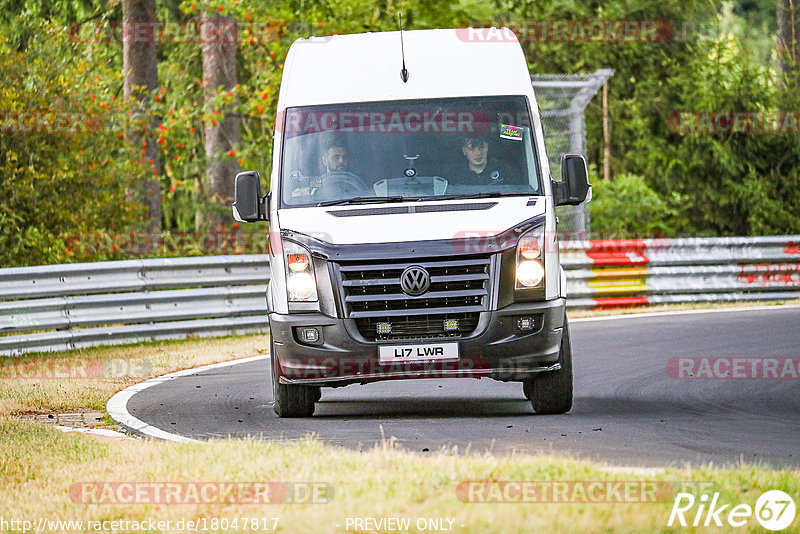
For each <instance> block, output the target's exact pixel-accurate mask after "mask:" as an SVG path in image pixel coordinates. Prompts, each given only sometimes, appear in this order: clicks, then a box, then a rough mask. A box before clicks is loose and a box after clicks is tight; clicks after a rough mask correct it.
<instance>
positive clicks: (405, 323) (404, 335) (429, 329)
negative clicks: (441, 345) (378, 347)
mask: <svg viewBox="0 0 800 534" xmlns="http://www.w3.org/2000/svg"><path fill="white" fill-rule="evenodd" d="M479 318H480V314H478V313H448V314H444V315H442V314H436V315H411V316H403V315H387V316H384V317H366V318H364V319H356V327H357V328H358V332H359V333H360V334H361V335H362V336H364V338H366V339H368V340H370V341H381V340H390V339H425V338H428V339H435V338H458V337H463V336H468V335H470V334H471V333H472V332H474V331H475V328H477V326H478V319H479ZM453 319H455V320H456V321H458V328H457V329H456V330H449V331H448V330H445V328H444V322H445V321H446V320H453ZM378 323H388V324H390V325H392V331H391V333H389V334H378Z"/></svg>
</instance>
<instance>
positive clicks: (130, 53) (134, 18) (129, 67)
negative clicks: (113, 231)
mask: <svg viewBox="0 0 800 534" xmlns="http://www.w3.org/2000/svg"><path fill="white" fill-rule="evenodd" d="M155 22H156V2H155V0H122V27H123V35H124V36H125V39H123V44H122V68H123V72H124V75H125V81H124V95H125V99H126V100H128V99H130V98H133V99H135V100H136V101H137V102H138V105H137V107H136V111H135V114H134V121H133V124H134V125H135V127H134V128H133V129H132V130H131V131H130V132H128V136H129V139H130V140H131V142H132V143H133V145H134V147H135V150H136V154H139V155H141V157H142V158H143V159H144V161H145V162H146V163H148V164H150V162H153V163H152V164H150V166H151V167H152V170H151V171H150V172H148V174H147V176H146V177H145V178H144V179H143V180H142V183H143V184H144V188H143V192H142V198H141V201H142V203H143V204H144V205H145V206H147V212H148V214H147V219H148V224H147V229H148V231H150V232H160V231H161V219H162V217H163V207H162V205H161V187H160V185H159V184H160V180H161V176H162V174H163V166H162V163H161V159H160V157H159V152H158V145H157V144H156V140H155V138H154V137H153V135H152V132H153V131H155V129H156V127H157V126H158V118H157V117H151V118H150V119H149V121H148V119H147V110H148V108H149V102H148V100H147V97H148V96H149V94H151V93H152V92H153V91H154V90H155V89H157V88H158V61H157V58H156V38H157V32H156V24H155ZM141 151H144V153H142V152H141Z"/></svg>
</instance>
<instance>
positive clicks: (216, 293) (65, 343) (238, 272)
mask: <svg viewBox="0 0 800 534" xmlns="http://www.w3.org/2000/svg"><path fill="white" fill-rule="evenodd" d="M268 280H269V264H268V259H267V256H266V255H263V254H262V255H247V256H208V257H197V258H166V259H146V260H129V261H114V262H97V263H76V264H68V265H47V266H40V267H19V268H12V269H0V355H14V354H21V353H23V352H31V351H53V350H66V349H71V348H79V347H86V346H91V345H100V344H114V343H133V342H138V341H149V340H156V339H170V338H181V337H187V336H189V335H196V336H214V335H226V334H231V333H237V334H238V333H248V332H263V331H266V330H267V328H268V326H269V321H268V318H267V313H266V287H267V286H266V283H267V281H268Z"/></svg>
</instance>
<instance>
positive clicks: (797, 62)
mask: <svg viewBox="0 0 800 534" xmlns="http://www.w3.org/2000/svg"><path fill="white" fill-rule="evenodd" d="M778 71H779V72H780V73H781V74H783V75H784V76H786V80H785V83H786V86H787V87H800V0H778Z"/></svg>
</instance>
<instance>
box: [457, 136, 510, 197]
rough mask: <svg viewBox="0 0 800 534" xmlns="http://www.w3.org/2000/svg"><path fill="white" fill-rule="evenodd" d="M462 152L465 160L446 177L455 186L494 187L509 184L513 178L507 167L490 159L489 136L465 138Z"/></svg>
mask: <svg viewBox="0 0 800 534" xmlns="http://www.w3.org/2000/svg"><path fill="white" fill-rule="evenodd" d="M461 152H462V153H463V155H464V159H463V160H462V161H461V162H460V163H459V164H458V165H455V166H454V167H452V168H451V169H450V170H449V172H447V174H445V176H444V177H445V178H447V180H448V181H450V182H451V183H453V184H454V185H494V184H502V183H508V181H509V179H510V178H511V173H510V171H509V170H508V167H507V166H506V165H504V164H503V163H501V162H499V161H497V160H495V159H493V158H490V157H489V140H488V136H486V135H468V136H465V137H464V139H463V142H462V143H461Z"/></svg>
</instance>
